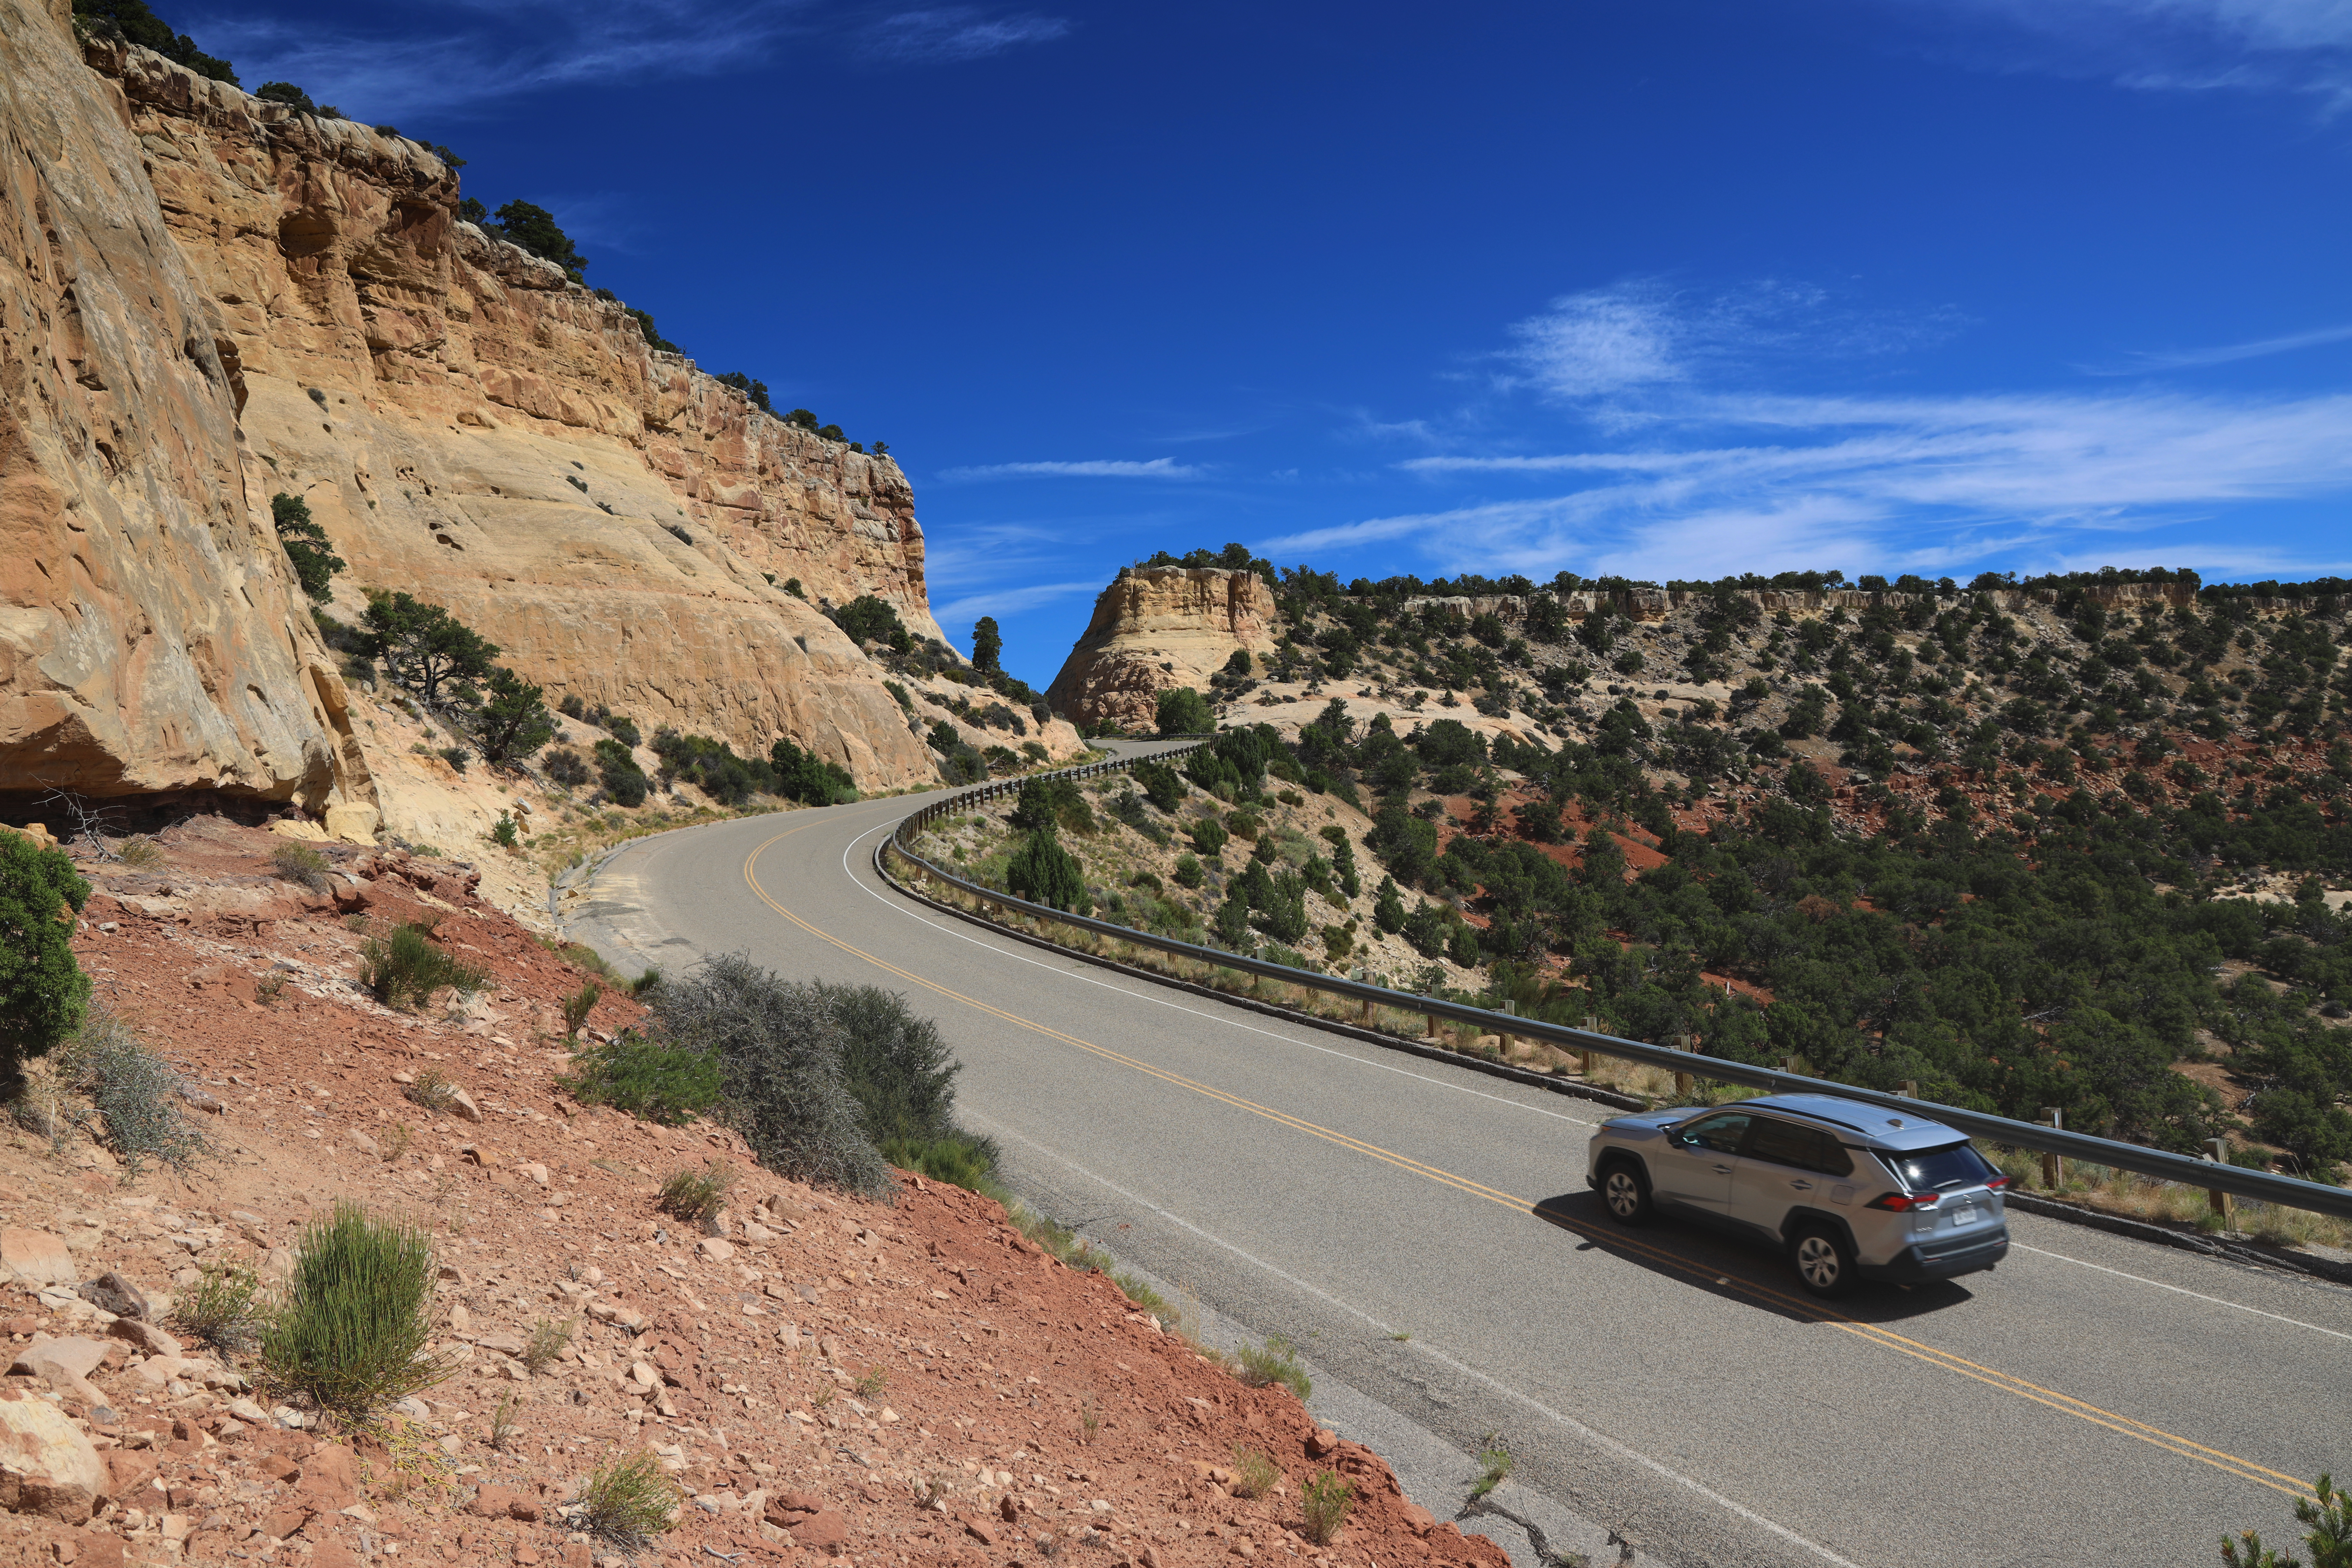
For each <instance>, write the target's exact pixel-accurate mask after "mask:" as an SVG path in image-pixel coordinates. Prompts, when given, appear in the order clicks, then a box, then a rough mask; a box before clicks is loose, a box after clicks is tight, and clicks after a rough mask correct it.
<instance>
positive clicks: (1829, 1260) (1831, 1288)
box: [1789, 1226, 1855, 1297]
mask: <svg viewBox="0 0 2352 1568" xmlns="http://www.w3.org/2000/svg"><path fill="white" fill-rule="evenodd" d="M1789 1261H1790V1263H1791V1264H1793V1265H1794V1266H1795V1268H1796V1270H1797V1283H1798V1284H1800V1285H1802V1286H1803V1287H1804V1288H1805V1289H1806V1290H1807V1291H1809V1292H1810V1293H1811V1294H1813V1295H1815V1296H1822V1297H1831V1296H1843V1295H1844V1294H1845V1293H1846V1292H1847V1291H1849V1290H1851V1289H1853V1287H1854V1279H1855V1275H1854V1266H1853V1248H1852V1247H1848V1246H1847V1245H1846V1244H1845V1241H1844V1239H1843V1237H1840V1236H1838V1235H1837V1234H1836V1233H1835V1232H1834V1231H1831V1230H1826V1229H1823V1228H1822V1227H1820V1226H1814V1227H1812V1228H1811V1229H1807V1230H1801V1231H1799V1232H1798V1233H1797V1234H1796V1235H1795V1236H1794V1237H1791V1238H1790V1242H1789Z"/></svg>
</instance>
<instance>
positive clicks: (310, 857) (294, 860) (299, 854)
mask: <svg viewBox="0 0 2352 1568" xmlns="http://www.w3.org/2000/svg"><path fill="white" fill-rule="evenodd" d="M269 868H270V869H271V870H273V871H275V872H277V873H278V875H279V876H281V877H283V878H285V879H287V880H288V881H289V882H299V883H300V884H301V885H302V886H303V887H306V888H308V889H310V890H311V891H312V892H314V893H323V892H325V891H326V890H327V858H326V857H325V856H324V855H321V854H320V853H319V851H317V850H316V849H313V848H311V847H310V846H309V845H308V844H280V845H279V846H278V847H277V848H275V849H272V850H271V851H270V852H269Z"/></svg>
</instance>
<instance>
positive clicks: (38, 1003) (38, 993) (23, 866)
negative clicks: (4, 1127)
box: [0, 831, 89, 1100]
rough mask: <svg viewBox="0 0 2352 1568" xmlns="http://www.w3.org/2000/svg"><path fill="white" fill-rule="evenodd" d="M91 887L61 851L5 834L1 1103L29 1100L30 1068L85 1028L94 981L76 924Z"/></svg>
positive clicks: (1, 849)
mask: <svg viewBox="0 0 2352 1568" xmlns="http://www.w3.org/2000/svg"><path fill="white" fill-rule="evenodd" d="M88 901H89V883H88V882H86V881H84V880H83V879H82V877H81V874H80V873H79V872H78V871H76V870H75V869H74V868H73V862H72V861H71V860H70V859H68V858H67V857H66V855H65V852H64V851H63V850H60V849H44V848H42V847H40V846H38V845H37V844H35V843H34V842H33V841H32V839H30V838H28V837H25V836H24V835H22V834H18V833H10V832H5V831H0V1100H13V1099H15V1098H16V1096H17V1095H18V1094H21V1093H22V1092H24V1085H25V1076H24V1064H25V1063H26V1062H27V1061H29V1060H31V1059H32V1058H36V1057H42V1056H47V1054H48V1052H49V1050H50V1048H51V1047H54V1046H56V1045H57V1043H58V1041H60V1040H62V1039H64V1038H66V1037H68V1036H69V1035H71V1034H72V1033H73V1032H74V1031H75V1030H76V1029H78V1028H79V1027H80V1026H81V1023H82V1015H83V1009H84V1008H85V1007H86V1006H87V1005H88V1003H89V976H88V975H86V974H84V973H82V972H81V965H80V964H79V963H77V962H76V961H75V959H74V954H73V929H74V928H73V921H72V919H71V918H70V916H69V914H68V911H70V912H71V914H79V913H80V912H81V907H82V905H83V904H85V903H87V902H88Z"/></svg>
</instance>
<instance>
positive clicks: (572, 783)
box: [540, 746, 592, 789]
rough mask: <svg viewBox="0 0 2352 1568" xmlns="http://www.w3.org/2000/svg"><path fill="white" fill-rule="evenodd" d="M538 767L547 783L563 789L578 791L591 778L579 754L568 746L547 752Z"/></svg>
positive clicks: (586, 765)
mask: <svg viewBox="0 0 2352 1568" xmlns="http://www.w3.org/2000/svg"><path fill="white" fill-rule="evenodd" d="M540 767H541V771H542V772H544V773H546V774H547V782H548V783H550V784H561V785H562V787H563V788H565V789H578V788H579V787H580V786H581V785H582V784H586V783H587V782H588V780H589V779H590V777H591V776H592V775H591V774H590V773H589V772H588V764H587V763H585V762H583V761H582V760H581V756H580V753H579V752H575V751H573V750H572V749H571V748H570V747H569V746H558V747H557V748H556V749H555V750H553V751H551V752H548V753H547V757H546V760H545V761H543V762H541V763H540Z"/></svg>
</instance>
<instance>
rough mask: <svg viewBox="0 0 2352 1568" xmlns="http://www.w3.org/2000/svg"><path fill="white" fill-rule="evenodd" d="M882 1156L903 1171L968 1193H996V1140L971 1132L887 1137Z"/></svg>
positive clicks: (883, 1143) (883, 1144)
mask: <svg viewBox="0 0 2352 1568" xmlns="http://www.w3.org/2000/svg"><path fill="white" fill-rule="evenodd" d="M881 1147H882V1157H883V1158H884V1159H886V1160H887V1161H889V1162H890V1163H892V1164H894V1165H896V1166H898V1168H899V1169H900V1170H902V1171H912V1172H914V1173H915V1174H917V1175H919V1176H924V1177H927V1178H929V1180H931V1181H934V1182H945V1183H947V1184H949V1185H950V1186H954V1187H962V1188H964V1189H965V1190H966V1191H968V1192H975V1193H986V1194H989V1195H991V1196H994V1195H996V1193H997V1187H996V1163H997V1152H996V1144H995V1142H994V1141H993V1140H992V1139H987V1138H982V1137H981V1136H979V1135H978V1134H976V1133H971V1132H962V1131H955V1132H946V1133H940V1134H937V1135H934V1136H929V1137H919V1138H886V1139H884V1140H883V1141H882V1145H881Z"/></svg>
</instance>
